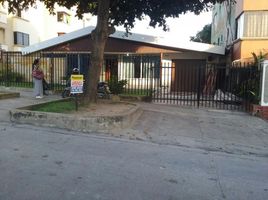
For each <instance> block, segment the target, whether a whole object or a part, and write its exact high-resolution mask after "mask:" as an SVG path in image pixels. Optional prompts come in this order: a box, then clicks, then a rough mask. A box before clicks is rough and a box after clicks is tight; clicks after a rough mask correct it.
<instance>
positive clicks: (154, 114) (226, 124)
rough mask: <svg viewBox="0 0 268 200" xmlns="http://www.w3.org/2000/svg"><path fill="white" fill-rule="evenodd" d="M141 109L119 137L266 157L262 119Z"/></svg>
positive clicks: (267, 132) (267, 138)
mask: <svg viewBox="0 0 268 200" xmlns="http://www.w3.org/2000/svg"><path fill="white" fill-rule="evenodd" d="M140 105H141V107H142V108H143V110H144V112H143V114H142V116H141V117H140V118H139V119H138V120H137V121H136V123H135V124H134V126H133V127H132V128H129V129H128V130H122V131H121V132H120V133H119V136H120V137H128V138H130V139H135V140H144V141H150V142H153V143H157V144H167V145H176V146H183V147H189V148H192V147H194V148H199V149H204V150H208V151H216V152H225V153H229V154H243V155H252V154H253V155H257V156H261V157H268V123H267V121H264V120H263V119H260V118H257V117H254V116H251V115H249V114H247V113H243V112H233V111H224V110H209V109H196V108H183V107H179V106H171V105H157V104H149V103H141V104H140ZM114 134H115V133H114ZM115 135H116V134H115ZM117 136H118V135H117Z"/></svg>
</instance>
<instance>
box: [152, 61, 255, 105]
mask: <svg viewBox="0 0 268 200" xmlns="http://www.w3.org/2000/svg"><path fill="white" fill-rule="evenodd" d="M259 80H260V71H259V70H258V67H257V66H256V65H252V64H243V65H242V64H239V65H232V66H226V65H216V64H206V63H205V62H203V61H199V63H198V62H192V61H190V60H188V61H187V60H181V61H175V62H172V64H169V65H167V64H164V65H163V66H162V67H161V78H160V79H158V81H157V83H155V84H154V87H153V90H152V91H153V92H152V100H153V102H156V103H165V104H177V105H182V106H192V107H193V106H194V107H209V108H217V109H228V110H248V107H249V104H250V103H252V102H254V101H258V93H259Z"/></svg>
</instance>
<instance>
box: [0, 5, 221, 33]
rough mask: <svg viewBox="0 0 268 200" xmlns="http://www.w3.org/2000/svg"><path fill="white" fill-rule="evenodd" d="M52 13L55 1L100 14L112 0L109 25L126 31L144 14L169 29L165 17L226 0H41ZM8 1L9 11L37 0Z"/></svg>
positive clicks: (152, 21) (78, 11)
mask: <svg viewBox="0 0 268 200" xmlns="http://www.w3.org/2000/svg"><path fill="white" fill-rule="evenodd" d="M39 1H40V2H43V3H44V4H45V5H46V7H47V8H48V9H49V10H50V11H51V12H53V10H54V7H55V5H56V4H58V5H60V6H64V7H66V8H71V7H73V6H76V7H77V15H78V16H79V17H82V15H83V14H84V13H91V14H93V15H98V5H100V2H102V1H108V2H109V24H110V25H111V26H118V25H123V26H124V27H125V28H126V30H130V29H131V28H133V27H134V24H135V20H137V19H139V20H142V19H143V18H144V16H149V17H150V23H149V25H150V26H153V27H155V26H160V27H163V29H164V30H167V24H166V18H168V17H179V15H180V14H184V13H186V12H194V13H195V14H199V13H200V12H201V11H204V10H208V9H209V8H210V7H211V6H212V5H213V4H215V3H216V2H219V3H220V2H224V1H225V0H187V1H185V0H165V1H163V0H39ZM3 2H8V3H9V7H8V10H9V12H12V13H15V12H17V8H20V9H27V8H29V7H33V6H35V5H36V0H0V3H3Z"/></svg>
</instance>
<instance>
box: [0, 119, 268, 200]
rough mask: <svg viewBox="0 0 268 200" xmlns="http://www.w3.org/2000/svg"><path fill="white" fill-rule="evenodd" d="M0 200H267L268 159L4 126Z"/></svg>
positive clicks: (0, 149) (0, 125)
mask: <svg viewBox="0 0 268 200" xmlns="http://www.w3.org/2000/svg"><path fill="white" fill-rule="evenodd" d="M0 138H1V140H0V172H1V173H0V199H1V200H2V199H3V200H31V199H39V200H43V199H44V200H45V199H49V200H54V199H55V200H58V199H107V200H108V199H109V200H111V199H133V200H138V199H170V200H171V199H172V200H173V199H198V200H200V199H213V200H215V199H235V200H237V199H243V200H246V199H255V200H257V199H263V200H264V199H267V196H268V171H267V169H268V158H267V157H257V156H243V155H236V154H233V155H230V154H226V153H219V152H210V151H208V150H202V149H195V148H184V147H177V146H173V145H158V144H153V143H151V142H143V141H134V140H133V141H132V140H125V139H117V138H113V137H106V136H100V135H94V134H90V135H85V134H79V133H74V132H69V131H64V130H55V129H54V130H52V129H48V128H38V127H33V126H28V125H12V124H9V123H0Z"/></svg>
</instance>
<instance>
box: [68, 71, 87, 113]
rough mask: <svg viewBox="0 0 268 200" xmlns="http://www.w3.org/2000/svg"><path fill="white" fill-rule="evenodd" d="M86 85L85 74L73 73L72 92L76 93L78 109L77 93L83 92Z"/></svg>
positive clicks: (76, 107)
mask: <svg viewBox="0 0 268 200" xmlns="http://www.w3.org/2000/svg"><path fill="white" fill-rule="evenodd" d="M83 86H84V76H83V75H81V74H79V75H74V74H73V75H71V94H74V95H75V109H76V111H77V110H78V100H77V94H81V93H83Z"/></svg>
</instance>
